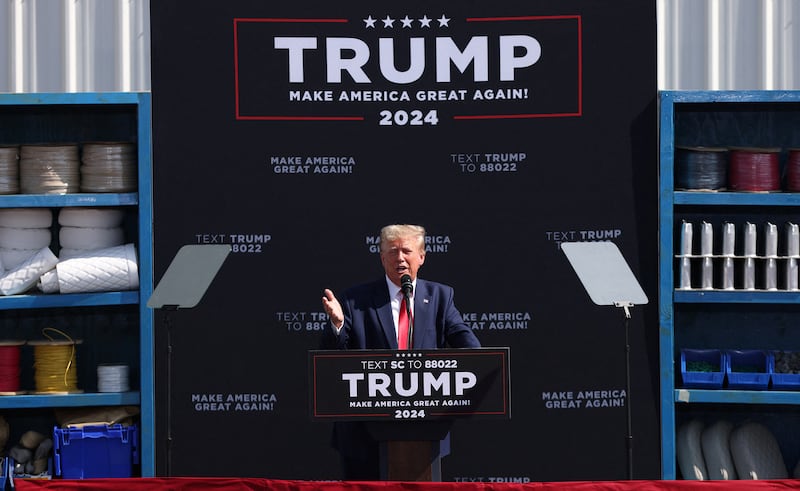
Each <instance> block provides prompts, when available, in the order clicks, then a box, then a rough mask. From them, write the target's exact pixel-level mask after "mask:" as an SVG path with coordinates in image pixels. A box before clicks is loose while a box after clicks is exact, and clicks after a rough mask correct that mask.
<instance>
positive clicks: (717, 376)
mask: <svg viewBox="0 0 800 491" xmlns="http://www.w3.org/2000/svg"><path fill="white" fill-rule="evenodd" d="M680 362H681V380H682V381H683V387H685V388H689V389H691V388H694V389H721V388H722V384H723V382H724V381H725V354H724V353H723V352H722V351H721V350H718V349H682V350H681V359H680ZM695 362H698V363H707V364H708V365H710V366H711V367H716V368H717V370H712V371H709V372H707V371H702V372H700V371H692V370H689V366H690V364H692V363H695Z"/></svg>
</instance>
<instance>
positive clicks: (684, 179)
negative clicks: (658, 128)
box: [675, 147, 728, 191]
mask: <svg viewBox="0 0 800 491" xmlns="http://www.w3.org/2000/svg"><path fill="white" fill-rule="evenodd" d="M727 185H728V150H727V149H725V148H715V147H677V148H676V152H675V189H682V190H687V191H719V190H724V189H725V188H726V187H727Z"/></svg>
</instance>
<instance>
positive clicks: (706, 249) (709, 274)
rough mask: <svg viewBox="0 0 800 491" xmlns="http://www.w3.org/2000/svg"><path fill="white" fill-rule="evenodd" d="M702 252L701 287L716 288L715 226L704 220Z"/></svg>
mask: <svg viewBox="0 0 800 491" xmlns="http://www.w3.org/2000/svg"><path fill="white" fill-rule="evenodd" d="M700 254H701V255H702V256H703V262H702V266H701V269H700V278H701V283H700V285H701V288H702V289H703V290H712V289H714V259H713V257H712V256H713V255H714V227H713V226H712V225H711V224H710V223H708V222H703V225H702V228H701V230H700Z"/></svg>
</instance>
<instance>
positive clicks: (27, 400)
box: [0, 391, 141, 409]
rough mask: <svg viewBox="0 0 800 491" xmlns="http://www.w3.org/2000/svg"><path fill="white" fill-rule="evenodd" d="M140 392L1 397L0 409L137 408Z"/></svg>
mask: <svg viewBox="0 0 800 491" xmlns="http://www.w3.org/2000/svg"><path fill="white" fill-rule="evenodd" d="M140 400H141V397H140V395H139V392H136V391H133V392H113V393H112V392H102V393H100V392H98V393H91V394H23V395H14V396H0V409H27V408H51V407H82V406H137V405H139V403H140Z"/></svg>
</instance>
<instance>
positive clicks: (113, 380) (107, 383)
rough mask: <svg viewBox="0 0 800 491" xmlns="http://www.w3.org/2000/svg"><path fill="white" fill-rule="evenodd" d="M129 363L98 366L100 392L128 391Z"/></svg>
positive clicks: (98, 388)
mask: <svg viewBox="0 0 800 491" xmlns="http://www.w3.org/2000/svg"><path fill="white" fill-rule="evenodd" d="M129 390H130V385H129V384H128V365H114V364H101V365H98V366H97V391H98V392H127V391H129Z"/></svg>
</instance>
